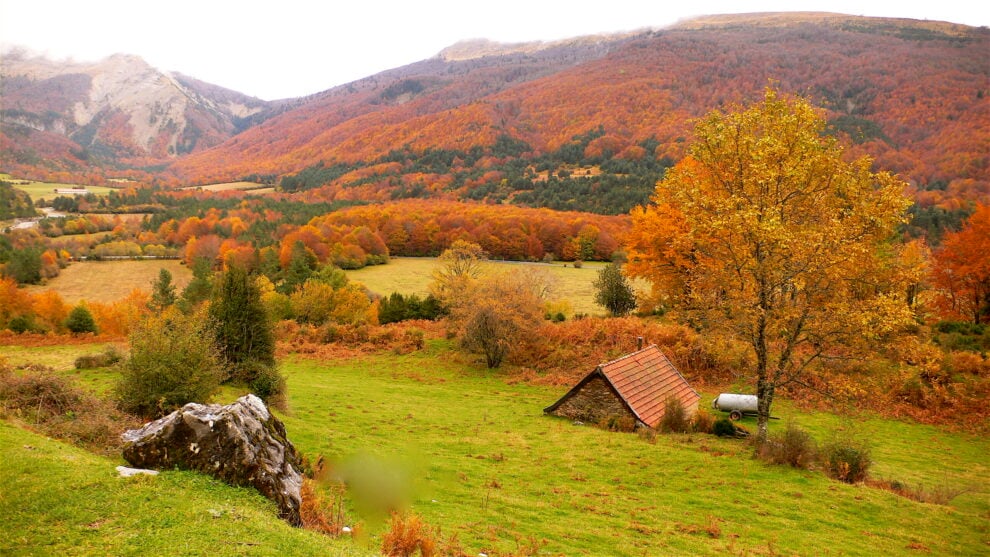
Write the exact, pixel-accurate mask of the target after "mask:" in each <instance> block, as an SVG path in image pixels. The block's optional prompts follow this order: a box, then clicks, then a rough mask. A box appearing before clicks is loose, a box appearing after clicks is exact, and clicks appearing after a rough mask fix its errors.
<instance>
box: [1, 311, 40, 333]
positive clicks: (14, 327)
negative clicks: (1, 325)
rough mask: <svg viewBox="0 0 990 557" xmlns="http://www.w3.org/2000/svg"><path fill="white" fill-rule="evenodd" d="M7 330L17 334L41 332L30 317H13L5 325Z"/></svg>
mask: <svg viewBox="0 0 990 557" xmlns="http://www.w3.org/2000/svg"><path fill="white" fill-rule="evenodd" d="M7 328H8V329H10V330H11V331H13V332H15V333H17V334H21V333H38V332H42V331H41V327H40V326H39V325H38V324H37V323H35V322H34V318H33V317H32V316H30V315H18V316H16V317H14V318H13V319H11V320H10V322H9V323H7Z"/></svg>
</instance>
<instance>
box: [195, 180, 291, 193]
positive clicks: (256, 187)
mask: <svg viewBox="0 0 990 557" xmlns="http://www.w3.org/2000/svg"><path fill="white" fill-rule="evenodd" d="M181 189H184V190H202V191H212V192H217V191H251V192H252V193H255V192H257V191H260V190H266V191H265V193H270V192H273V191H275V188H273V187H272V186H269V185H268V184H261V183H258V182H224V183H222V184H207V185H205V186H187V187H184V188H181Z"/></svg>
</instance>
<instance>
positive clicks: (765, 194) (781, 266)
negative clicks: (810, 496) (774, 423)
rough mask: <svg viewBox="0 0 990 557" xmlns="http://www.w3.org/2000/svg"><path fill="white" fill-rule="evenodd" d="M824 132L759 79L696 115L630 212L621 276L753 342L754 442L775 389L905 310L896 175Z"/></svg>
mask: <svg viewBox="0 0 990 557" xmlns="http://www.w3.org/2000/svg"><path fill="white" fill-rule="evenodd" d="M824 132H825V121H824V119H823V118H822V116H821V115H820V114H819V113H818V112H817V111H816V109H815V108H814V107H812V106H811V105H810V104H809V103H808V102H807V101H805V100H803V99H801V98H790V97H785V96H783V95H780V94H779V93H778V92H777V91H776V90H775V89H773V88H768V89H767V90H766V93H765V96H764V98H763V100H762V101H761V102H758V103H755V104H753V105H751V106H748V107H743V106H737V107H734V108H733V110H732V111H729V112H722V111H714V112H712V113H710V114H708V115H707V116H705V117H704V118H702V119H701V120H700V121H699V122H698V124H697V125H696V128H695V134H696V141H695V142H694V143H693V144H692V146H691V147H690V149H689V154H688V156H687V157H685V158H684V159H683V160H682V161H681V162H680V163H679V164H678V165H677V166H676V167H675V168H673V169H671V170H670V171H669V172H668V174H667V175H666V177H665V178H664V180H662V181H661V182H660V183H659V184H658V185H657V188H656V192H655V194H654V196H653V199H652V201H653V202H652V204H650V205H649V206H647V207H640V208H637V209H635V210H634V211H633V213H632V219H633V230H632V233H631V234H630V237H629V240H628V245H627V251H628V254H629V262H628V264H627V266H626V273H627V274H629V275H631V276H635V277H641V278H644V279H646V280H648V281H649V282H651V283H652V286H653V294H654V296H655V297H657V298H658V299H662V300H663V302H664V303H666V304H668V305H669V306H671V307H672V308H673V309H674V310H676V314H678V315H680V316H681V317H683V318H685V319H688V320H690V322H691V323H693V324H694V325H695V326H697V327H699V328H701V329H702V330H707V331H711V332H713V333H719V334H726V333H727V334H729V335H731V336H732V337H734V338H736V339H738V340H740V341H743V342H745V343H746V344H747V345H748V346H749V347H751V348H752V355H753V361H754V362H755V364H754V369H753V370H752V376H753V377H752V379H754V380H755V381H754V382H755V386H756V392H757V396H758V400H759V404H758V408H759V413H758V422H757V423H758V429H759V438H760V440H761V441H763V440H765V439H766V434H767V420H768V419H769V417H770V409H771V405H772V404H773V398H774V393H775V390H776V389H777V388H779V387H781V386H783V385H785V384H786V383H788V382H790V381H794V380H800V377H801V375H802V374H803V373H807V372H809V371H810V370H812V369H814V366H815V365H816V363H819V362H821V360H822V359H823V358H827V357H829V356H832V355H835V354H837V353H838V352H837V347H850V346H857V345H859V346H862V345H863V344H864V340H870V339H877V338H881V337H882V336H883V335H886V334H889V333H891V332H893V331H894V330H896V329H897V328H898V327H900V326H902V325H903V324H904V323H906V322H907V320H909V319H910V318H911V310H910V308H909V307H908V304H907V303H906V302H905V292H906V286H907V284H906V281H907V278H908V276H907V275H909V273H907V272H906V270H904V269H902V268H901V267H899V265H898V263H897V255H898V246H897V245H896V244H895V243H893V242H891V241H890V238H891V237H892V236H893V233H894V232H895V230H896V227H897V226H898V224H899V223H901V222H903V220H904V218H905V217H904V214H905V210H906V209H907V207H908V205H909V201H908V200H907V199H906V198H905V196H904V194H903V188H904V184H903V183H902V182H900V181H899V180H897V179H896V178H895V177H893V176H891V175H890V174H888V173H885V172H880V173H873V172H871V170H870V164H871V163H870V160H868V159H866V158H863V159H859V160H856V161H854V162H846V161H844V160H843V157H842V148H841V146H840V145H839V144H838V142H837V141H836V140H835V139H834V138H833V137H830V136H828V135H826V134H825V133H824ZM845 353H848V351H846V352H845Z"/></svg>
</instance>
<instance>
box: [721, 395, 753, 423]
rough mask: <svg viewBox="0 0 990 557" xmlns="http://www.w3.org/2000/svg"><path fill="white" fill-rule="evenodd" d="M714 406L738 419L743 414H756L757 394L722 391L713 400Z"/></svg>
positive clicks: (733, 418)
mask: <svg viewBox="0 0 990 557" xmlns="http://www.w3.org/2000/svg"><path fill="white" fill-rule="evenodd" d="M712 408H714V409H715V410H721V411H722V412H728V413H729V418H730V419H732V420H738V419H740V418H742V417H743V416H755V415H756V414H757V412H758V410H757V399H756V395H739V394H734V393H722V394H720V395H718V396H717V397H715V399H714V400H712Z"/></svg>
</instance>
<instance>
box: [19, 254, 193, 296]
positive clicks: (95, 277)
mask: <svg viewBox="0 0 990 557" xmlns="http://www.w3.org/2000/svg"><path fill="white" fill-rule="evenodd" d="M161 269H168V271H169V272H170V273H172V283H173V284H175V285H176V291H177V292H181V291H182V289H183V288H185V286H186V285H187V284H189V281H190V280H191V279H192V271H190V270H189V269H188V268H187V267H186V266H185V265H182V264H181V263H180V262H179V261H178V260H175V259H153V260H129V259H128V260H118V261H77V262H75V263H72V264H71V265H69V266H68V267H66V268H65V269H62V272H61V273H60V274H59V275H58V276H57V277H55V278H53V279H51V280H49V281H48V282H47V283H46V284H42V285H34V286H27V287H25V288H26V289H27V291H28V292H32V293H38V292H43V291H45V290H54V291H56V292H58V293H59V294H60V295H61V296H62V299H63V300H65V301H66V302H68V303H71V304H74V303H78V302H79V301H81V300H86V301H90V302H102V303H110V302H115V301H117V300H120V299H122V298H124V297H126V296H127V295H128V294H130V293H131V291H132V290H134V289H135V288H137V289H140V290H144V291H146V292H151V285H152V283H153V282H154V281H155V280H157V279H158V273H159V272H160V270H161Z"/></svg>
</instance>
